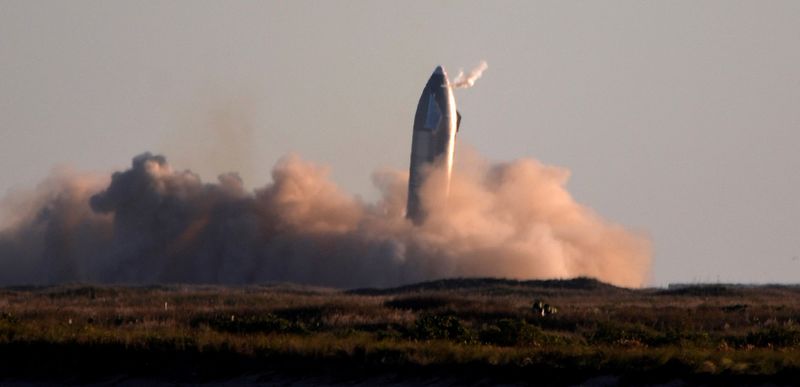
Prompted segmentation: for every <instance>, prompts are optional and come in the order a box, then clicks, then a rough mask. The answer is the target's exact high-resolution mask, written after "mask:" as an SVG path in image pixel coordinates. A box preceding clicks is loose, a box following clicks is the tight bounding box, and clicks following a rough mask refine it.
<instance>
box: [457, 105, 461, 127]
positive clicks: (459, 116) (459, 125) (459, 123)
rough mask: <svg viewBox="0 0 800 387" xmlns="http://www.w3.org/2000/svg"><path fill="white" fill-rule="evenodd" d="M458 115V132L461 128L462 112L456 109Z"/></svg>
mask: <svg viewBox="0 0 800 387" xmlns="http://www.w3.org/2000/svg"><path fill="white" fill-rule="evenodd" d="M456 117H457V118H456V132H458V130H459V129H461V112H459V111H458V110H456Z"/></svg>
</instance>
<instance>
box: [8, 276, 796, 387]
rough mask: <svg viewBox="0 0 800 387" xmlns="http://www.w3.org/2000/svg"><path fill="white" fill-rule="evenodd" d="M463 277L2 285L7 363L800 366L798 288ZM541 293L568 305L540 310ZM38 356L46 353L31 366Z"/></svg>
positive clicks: (707, 374)
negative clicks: (379, 283) (399, 283)
mask: <svg viewBox="0 0 800 387" xmlns="http://www.w3.org/2000/svg"><path fill="white" fill-rule="evenodd" d="M460 281H461V282H454V283H452V284H451V285H452V286H450V287H448V286H447V283H444V284H438V285H437V286H436V287H435V288H424V287H423V288H418V289H413V288H411V289H409V288H404V289H400V290H397V291H381V292H350V293H348V292H339V291H335V290H331V289H320V288H307V287H301V286H296V285H280V286H253V287H220V286H159V287H138V288H132V287H96V286H78V285H75V286H65V287H52V288H23V289H4V290H0V364H2V365H0V375H15V374H20V375H26V373H30V372H34V373H35V374H36V375H39V374H42V373H43V374H45V375H62V376H63V373H64V372H67V374H69V372H78V373H79V374H82V375H89V377H91V375H92V374H93V373H97V372H101V373H103V372H109V373H132V374H137V373H143V374H151V373H155V374H158V375H160V374H163V373H165V372H166V373H175V372H178V373H181V372H183V371H186V370H192V371H190V372H191V373H192V375H195V374H197V373H198V372H200V374H202V375H205V374H204V373H203V372H210V371H209V370H207V369H202V368H203V367H204V364H205V362H206V361H208V362H212V361H213V362H221V363H219V364H222V365H223V366H221V367H216V368H215V371H214V372H219V373H220V374H222V375H227V374H236V373H240V372H258V370H264V369H271V368H274V367H283V366H285V365H286V364H295V363H297V362H300V363H307V362H309V361H313V362H314V364H320V365H321V367H323V366H324V367H328V366H330V367H334V368H335V369H337V370H341V369H345V368H346V369H354V370H362V371H363V369H362V368H359V367H365V366H369V367H373V368H374V367H377V368H375V369H377V370H383V371H382V372H384V371H386V370H394V371H392V372H400V371H398V370H407V369H409V368H408V367H412V368H413V367H423V369H436V370H441V372H444V373H448V374H452V373H456V374H458V373H461V372H466V373H465V374H464V375H471V374H470V372H477V371H475V370H481V372H483V373H485V374H487V375H494V374H496V375H505V376H502V377H501V376H497V377H498V378H500V379H503V378H510V379H509V380H512V381H513V380H526V378H527V377H529V376H530V375H531V373H534V372H535V373H536V374H537V375H539V376H541V375H542V374H543V373H544V374H546V375H550V378H551V379H548V380H551V381H552V382H557V381H561V380H563V381H572V382H576V381H577V382H579V381H580V380H582V379H581V378H589V377H592V376H594V375H608V374H612V375H620V376H621V377H625V378H630V380H631V381H634V382H636V381H643V380H644V381H658V380H667V379H670V378H676V377H680V378H684V379H687V380H692V378H695V379H697V380H700V381H708V380H709V379H708V378H719V380H723V381H724V380H732V379H725V378H733V377H736V378H739V379H735V380H736V382H737V383H745V382H749V381H752V382H753V383H761V382H764V381H783V380H792V379H791V378H795V377H797V376H798V374H800V322H798V319H800V288H797V287H758V288H743V287H724V286H723V287H716V288H697V289H688V290H686V289H684V290H676V291H673V290H670V291H664V290H658V289H645V290H637V291H632V290H627V289H617V288H613V287H601V288H597V287H594V288H582V287H580V286H577V287H563V286H551V285H552V283H549V284H541V283H539V284H536V283H534V284H531V283H513V282H511V283H509V282H498V281H492V280H483V282H477V283H475V282H471V283H469V284H468V285H469V286H465V285H464V282H463V281H464V280H460ZM534 300H544V301H546V302H548V303H550V304H551V305H554V306H557V307H558V310H559V313H558V314H556V315H551V316H545V317H542V316H540V315H538V314H536V313H534V312H533V311H532V310H531V308H530V306H531V304H532V303H533V301H534ZM65 353H66V354H71V355H69V356H77V357H78V358H80V359H83V360H84V361H86V362H90V363H92V362H94V363H97V364H99V365H102V367H99V368H98V367H94V366H92V367H89V366H87V365H86V364H84V363H74V364H73V363H69V362H68V364H72V365H71V366H69V368H67V369H66V370H65V369H64V368H62V367H63V366H61V365H57V364H55V363H59V362H63V359H62V360H59V359H61V358H60V357H63V356H68V355H64V354H65ZM150 358H154V359H160V360H158V361H153V362H150V361H147V360H146V359H150ZM143 359H144V360H143ZM34 360H35V362H38V364H40V366H39V367H36V368H34V369H30V368H26V366H24V364H23V363H24V362H27V361H34ZM143 361H144V363H143V364H145V365H136V366H134V365H133V364H139V363H141V362H143ZM51 362H52V363H53V364H51ZM59 364H60V363H59ZM326 364H327V365H326ZM142 367H144V368H142ZM198 368H200V371H198ZM201 371H202V372H201ZM187 372H189V371H187ZM354 372H355V371H354ZM359 372H360V371H359ZM565 377H566V379H563V378H565ZM576 378H577V379H576ZM704 378H705V379H704ZM741 378H744V379H741ZM748 378H749V379H748ZM787 378H790V379H787ZM500 379H498V380H500ZM1 380H2V379H1V378H0V381H1ZM503 380H505V379H503Z"/></svg>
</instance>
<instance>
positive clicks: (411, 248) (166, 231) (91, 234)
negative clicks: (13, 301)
mask: <svg viewBox="0 0 800 387" xmlns="http://www.w3.org/2000/svg"><path fill="white" fill-rule="evenodd" d="M462 153H463V152H462ZM464 154H465V155H469V156H465V157H461V161H460V164H461V165H460V168H457V169H456V170H455V171H454V173H453V177H452V181H451V189H450V195H449V199H447V205H446V206H445V205H444V203H443V200H445V199H444V198H443V197H442V196H441V195H437V192H442V191H441V187H436V186H435V185H436V184H442V183H441V182H442V181H444V180H443V179H437V178H433V179H427V182H426V183H425V184H424V185H423V187H422V189H421V204H422V206H424V208H425V209H426V211H427V213H428V214H429V216H428V217H427V218H426V220H425V222H424V223H422V224H421V225H419V226H414V225H413V224H412V223H411V222H410V221H408V220H407V219H405V217H404V214H403V212H404V209H405V205H406V200H407V198H406V195H407V191H406V188H407V184H408V174H407V173H405V172H399V171H393V170H384V171H380V172H377V173H375V174H374V176H373V182H374V184H375V186H376V187H377V188H378V189H379V190H380V192H381V198H380V199H379V200H378V201H377V202H375V203H363V202H362V201H360V200H359V199H356V198H353V197H351V196H349V195H347V194H345V193H344V192H343V191H342V190H341V189H340V188H339V187H337V186H336V185H335V184H334V183H332V182H331V181H330V180H329V179H328V176H327V175H328V168H327V167H324V166H320V165H317V164H314V163H311V162H308V161H305V160H303V159H301V158H300V157H298V156H296V155H289V156H286V157H284V158H283V159H281V160H280V161H279V162H278V163H277V164H276V165H275V166H274V167H273V169H272V175H271V182H270V183H268V184H267V185H265V186H263V187H262V188H259V189H256V190H255V191H253V192H248V191H246V190H245V189H244V188H243V184H242V180H241V179H240V178H239V176H238V175H236V174H233V173H229V174H223V175H221V176H219V178H218V181H217V182H214V183H205V182H203V181H201V179H200V178H199V177H198V176H197V175H196V174H194V173H192V172H191V171H179V170H174V169H172V168H171V167H170V166H169V164H168V163H167V160H166V159H165V158H164V157H163V156H157V155H151V154H149V153H145V154H142V155H139V156H137V157H135V158H134V159H133V161H132V164H131V167H130V168H129V169H127V170H125V171H121V172H116V173H114V174H113V175H112V176H111V179H110V181H109V180H108V179H107V178H103V177H97V176H89V175H79V174H75V173H58V174H55V175H54V176H52V177H50V178H49V179H47V181H45V182H44V183H43V184H41V185H40V186H39V187H38V188H37V190H36V191H35V192H33V193H31V194H29V195H25V197H24V199H21V198H22V196H19V195H17V196H15V197H14V198H11V199H7V203H10V202H8V200H13V201H14V208H15V209H16V210H15V211H12V212H14V213H11V214H10V215H8V216H6V218H7V221H6V222H4V223H3V222H0V224H2V225H4V226H3V227H4V228H3V229H2V230H0V284H3V285H8V284H23V283H27V284H30V283H34V284H35V283H60V282H68V281H69V282H72V281H80V282H99V283H155V282H186V283H225V284H245V283H258V282H268V281H290V282H298V283H308V284H316V285H326V286H335V287H346V288H351V287H365V286H378V287H383V286H393V285H399V284H403V283H409V282H415V281H422V280H430V279H435V278H442V277H474V276H493V277H507V278H526V279H527V278H567V277H575V276H591V277H595V278H598V279H600V280H602V281H607V282H610V283H613V284H616V285H622V286H630V287H636V286H641V285H643V284H644V283H645V282H646V280H647V276H648V270H649V262H650V247H649V242H648V241H647V239H646V238H644V237H642V236H639V235H636V234H632V233H630V232H628V231H626V230H625V229H624V228H622V227H621V226H618V225H614V224H611V223H608V222H606V221H604V220H603V219H601V218H600V217H599V216H597V215H596V214H595V213H594V212H592V211H591V210H590V209H588V208H586V207H584V206H582V205H580V204H578V203H576V202H575V201H574V200H573V199H572V197H571V196H570V194H569V193H568V192H567V191H566V189H565V184H566V181H567V179H568V177H569V172H568V171H567V170H565V169H562V168H558V167H552V166H546V165H543V164H541V163H540V162H538V161H536V160H533V159H520V160H516V161H512V162H506V163H489V162H487V161H485V160H483V159H481V158H480V157H479V156H477V155H474V154H472V155H470V153H464ZM426 173H427V174H428V175H429V176H433V175H436V174H443V173H446V171H444V169H443V168H441V167H433V168H431V169H430V170H428V171H427V172H426Z"/></svg>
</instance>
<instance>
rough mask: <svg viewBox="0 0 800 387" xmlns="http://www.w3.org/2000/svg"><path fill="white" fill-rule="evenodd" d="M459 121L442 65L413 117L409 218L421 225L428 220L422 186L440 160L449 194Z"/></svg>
mask: <svg viewBox="0 0 800 387" xmlns="http://www.w3.org/2000/svg"><path fill="white" fill-rule="evenodd" d="M459 121H460V116H459V114H458V112H457V111H456V101H455V98H454V97H453V90H452V88H451V87H450V83H449V81H448V79H447V73H446V72H445V71H444V69H443V68H442V67H441V66H439V67H437V68H436V70H435V71H434V72H433V75H431V77H430V79H428V83H427V84H426V85H425V88H424V89H423V90H422V95H421V96H420V98H419V103H418V104H417V112H416V115H415V116H414V132H413V136H412V139H411V165H410V168H409V172H410V176H409V180H408V206H407V208H406V217H408V218H409V219H411V220H412V221H413V222H414V223H415V224H421V223H422V222H423V221H424V219H425V213H424V208H422V202H421V198H420V189H421V188H422V185H423V183H424V180H425V178H426V174H427V172H428V171H429V170H430V167H431V166H433V165H439V163H441V166H442V167H443V168H445V174H444V178H445V179H446V181H445V182H444V185H443V187H444V189H445V192H444V195H445V197H446V196H447V195H448V194H449V190H450V177H451V176H452V171H453V156H454V152H455V140H456V133H457V131H458V126H459V123H460V122H459ZM437 176H438V175H437Z"/></svg>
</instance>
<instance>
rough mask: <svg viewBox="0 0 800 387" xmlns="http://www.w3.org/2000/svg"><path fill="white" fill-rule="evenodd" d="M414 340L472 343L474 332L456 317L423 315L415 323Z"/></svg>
mask: <svg viewBox="0 0 800 387" xmlns="http://www.w3.org/2000/svg"><path fill="white" fill-rule="evenodd" d="M413 336H414V338H417V339H420V340H452V341H458V342H471V341H473V340H474V338H473V335H472V332H471V331H470V330H469V329H468V328H467V327H465V326H464V325H463V324H462V323H461V321H460V320H459V319H458V318H456V317H455V316H449V315H435V314H422V315H421V316H419V317H418V318H417V321H416V322H415V323H414V329H413Z"/></svg>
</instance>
